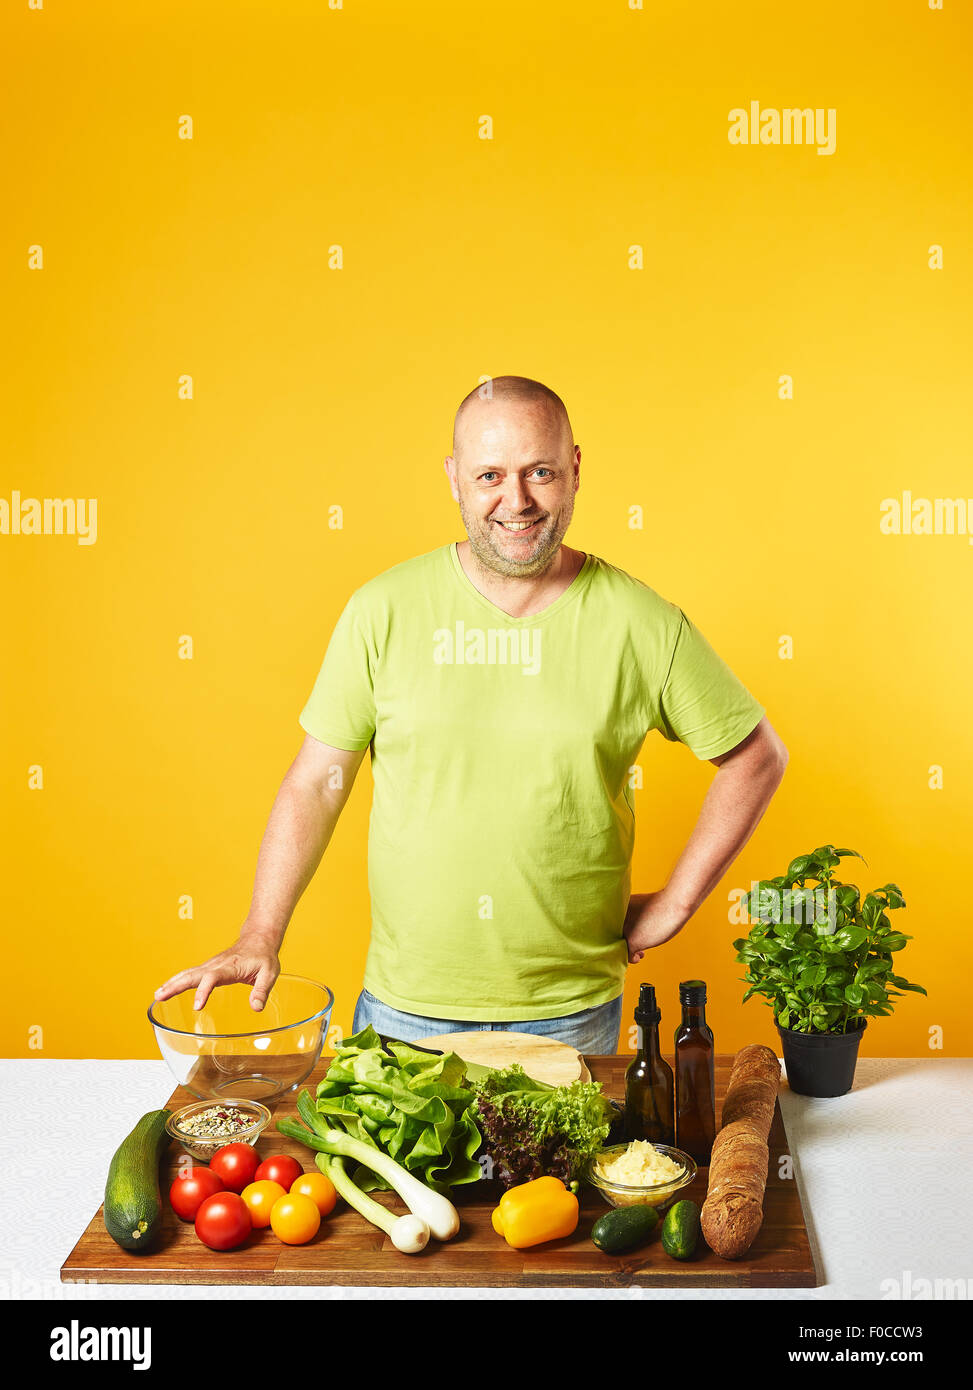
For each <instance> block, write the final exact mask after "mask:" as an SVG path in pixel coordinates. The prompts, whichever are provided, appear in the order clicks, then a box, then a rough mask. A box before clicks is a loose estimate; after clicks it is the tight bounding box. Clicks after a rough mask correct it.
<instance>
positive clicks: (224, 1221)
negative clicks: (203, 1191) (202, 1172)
mask: <svg viewBox="0 0 973 1390" xmlns="http://www.w3.org/2000/svg"><path fill="white" fill-rule="evenodd" d="M252 1225H253V1223H252V1222H251V1220H250V1213H249V1212H248V1211H247V1204H246V1202H244V1200H243V1198H242V1197H239V1196H237V1194H236V1193H235V1192H216V1193H214V1195H213V1196H212V1197H207V1198H206V1200H205V1202H203V1204H202V1206H201V1207H200V1209H199V1211H198V1212H197V1213H196V1234H197V1235H198V1236H199V1238H200V1240H201V1241H202V1242H203V1244H204V1245H208V1246H209V1248H210V1249H211V1250H235V1249H236V1247H237V1246H238V1245H242V1244H243V1242H244V1241H245V1240H246V1238H247V1236H248V1235H249V1234H250V1231H251V1227H252Z"/></svg>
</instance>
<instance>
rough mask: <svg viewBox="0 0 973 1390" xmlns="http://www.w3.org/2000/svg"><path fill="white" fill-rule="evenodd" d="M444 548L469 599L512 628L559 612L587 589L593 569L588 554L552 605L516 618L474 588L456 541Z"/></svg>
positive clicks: (541, 619) (592, 557)
mask: <svg viewBox="0 0 973 1390" xmlns="http://www.w3.org/2000/svg"><path fill="white" fill-rule="evenodd" d="M445 548H446V550H447V551H448V552H449V559H450V562H451V568H452V570H453V572H454V574H455V575H456V576H457V578H458V579H459V582H460V584H461V585H462V586H463V588H464V589H465V590H466V592H467V594H469V595H470V597H471V598H474V599H476V600H478V602H479V603H480V604H481V606H482V607H484V608H486V609H487V610H488V611H489V612H490V613H491V614H492V615H493V616H494V617H495V618H502V619H503V621H504V622H505V623H510V624H511V626H513V627H520V626H523V625H525V624H527V623H539V622H546V621H547V619H548V618H551V617H553V616H554V615H555V614H556V613H558V612H560V610H561V609H562V608H565V607H566V606H567V605H568V604H569V603H571V602H572V601H573V600H574V599H576V598H577V597H578V596H579V595H580V594H581V593H583V592H584V590H585V589H586V588H587V587H588V584H589V583H590V582H591V575H592V572H593V571H594V568H595V566H594V556H593V555H591V554H590V552H589V553H588V554H586V555H585V557H584V560H583V561H582V564H581V568H580V569H579V570H578V572H577V574H576V575H575V576H574V578H573V579H572V580H571V583H570V584H569V585H568V586H567V588H566V589H564V590H563V591H562V592H561V593H560V594H558V596H557V598H556V599H554V601H553V602H552V603H549V604H548V605H547V607H546V608H542V609H541V610H540V612H539V613H525V614H524V616H523V617H521V618H516V617H514V615H513V614H512V613H508V612H507V611H506V610H505V609H503V608H500V607H499V606H498V605H497V604H495V603H494V602H493V600H492V599H489V598H487V596H486V594H482V593H481V592H480V590H479V589H478V588H477V587H476V585H475V584H474V583H473V581H472V579H471V578H470V576H469V575H468V574H467V573H466V570H465V569H464V568H463V562H462V560H461V559H460V558H459V542H458V541H453V542H452V544H450V545H448V546H446V547H445Z"/></svg>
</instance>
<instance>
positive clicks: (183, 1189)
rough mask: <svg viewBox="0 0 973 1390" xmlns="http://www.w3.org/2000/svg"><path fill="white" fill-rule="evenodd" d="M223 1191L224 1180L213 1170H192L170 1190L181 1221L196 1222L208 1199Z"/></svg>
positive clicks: (170, 1197) (174, 1208)
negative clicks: (197, 1215)
mask: <svg viewBox="0 0 973 1390" xmlns="http://www.w3.org/2000/svg"><path fill="white" fill-rule="evenodd" d="M222 1191H223V1179H222V1178H221V1177H220V1176H219V1174H218V1173H214V1172H213V1170H212V1168H190V1169H189V1171H188V1173H186V1174H185V1175H184V1176H183V1177H179V1178H176V1180H175V1182H174V1183H173V1184H172V1186H171V1187H170V1188H169V1201H170V1202H171V1203H172V1210H173V1211H174V1212H175V1213H176V1215H177V1216H178V1217H179V1219H180V1221H195V1220H196V1213H197V1212H198V1211H199V1208H200V1206H201V1205H202V1204H203V1202H205V1201H206V1198H207V1197H212V1196H213V1194H214V1192H222Z"/></svg>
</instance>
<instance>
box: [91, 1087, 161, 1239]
mask: <svg viewBox="0 0 973 1390" xmlns="http://www.w3.org/2000/svg"><path fill="white" fill-rule="evenodd" d="M170 1114H171V1111H169V1110H150V1111H149V1113H148V1114H147V1115H143V1116H142V1118H141V1119H140V1120H139V1122H138V1124H137V1125H136V1126H135V1128H134V1129H133V1130H132V1132H131V1134H129V1135H128V1136H127V1137H126V1138H125V1139H123V1140H122V1143H121V1144H120V1145H119V1147H118V1149H117V1150H116V1151H115V1155H114V1157H113V1158H112V1161H111V1165H110V1166H109V1169H108V1181H107V1182H106V1183H105V1210H104V1216H103V1219H104V1223H105V1230H106V1231H107V1232H108V1234H109V1235H110V1236H111V1238H112V1240H113V1241H115V1243H116V1244H117V1245H120V1246H122V1248H123V1249H125V1250H134V1251H136V1252H140V1251H142V1250H147V1249H148V1248H149V1247H150V1246H151V1245H152V1244H153V1243H154V1242H155V1240H156V1238H157V1237H158V1234H159V1230H160V1228H161V1225H162V1196H161V1193H160V1191H159V1162H160V1160H161V1158H162V1155H163V1154H164V1153H165V1151H166V1149H167V1148H168V1147H169V1136H168V1134H166V1120H168V1118H169V1115H170Z"/></svg>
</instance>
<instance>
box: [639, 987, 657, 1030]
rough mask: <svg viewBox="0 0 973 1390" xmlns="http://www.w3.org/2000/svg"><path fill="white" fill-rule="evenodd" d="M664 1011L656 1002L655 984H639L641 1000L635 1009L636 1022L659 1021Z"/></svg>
mask: <svg viewBox="0 0 973 1390" xmlns="http://www.w3.org/2000/svg"><path fill="white" fill-rule="evenodd" d="M661 1018H662V1011H661V1010H660V1008H659V1006H658V1004H657V1003H656V1002H655V985H639V1002H638V1006H637V1008H636V1010H635V1022H636V1023H658V1022H659V1020H660V1019H661Z"/></svg>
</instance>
